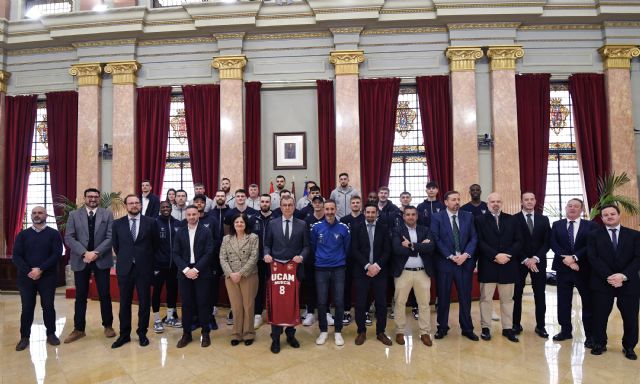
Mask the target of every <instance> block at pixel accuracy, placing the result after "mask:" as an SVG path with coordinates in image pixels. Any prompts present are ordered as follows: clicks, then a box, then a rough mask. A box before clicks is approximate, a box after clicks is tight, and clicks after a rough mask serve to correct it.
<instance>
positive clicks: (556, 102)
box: [549, 97, 571, 135]
mask: <svg viewBox="0 0 640 384" xmlns="http://www.w3.org/2000/svg"><path fill="white" fill-rule="evenodd" d="M549 113H550V115H551V116H550V123H551V129H552V130H553V132H554V133H555V134H556V135H559V134H560V131H562V128H565V127H566V126H567V117H569V114H570V113H571V111H569V108H567V106H566V105H564V104H562V99H561V98H559V97H552V98H551V107H550V111H549Z"/></svg>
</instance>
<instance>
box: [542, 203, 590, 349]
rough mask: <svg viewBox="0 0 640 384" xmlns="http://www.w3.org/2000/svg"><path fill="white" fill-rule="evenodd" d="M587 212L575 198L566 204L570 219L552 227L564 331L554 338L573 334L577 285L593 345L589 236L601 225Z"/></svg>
mask: <svg viewBox="0 0 640 384" xmlns="http://www.w3.org/2000/svg"><path fill="white" fill-rule="evenodd" d="M583 212H584V203H583V202H582V200H580V199H576V198H574V199H571V200H569V201H568V202H567V205H566V207H565V214H566V217H567V218H566V219H562V220H558V221H556V222H555V223H553V226H552V227H551V250H552V251H553V264H552V269H553V270H554V271H556V284H557V287H556V291H557V295H558V323H559V324H560V332H559V333H558V334H556V335H554V336H553V340H554V341H562V340H567V339H571V338H572V337H573V334H572V332H573V325H572V323H571V303H572V301H573V288H574V287H575V288H576V289H577V290H578V293H579V294H580V299H581V301H582V325H583V326H584V334H585V336H586V341H585V342H584V346H585V347H587V348H592V347H593V327H592V324H593V304H592V299H591V290H590V289H589V275H590V273H591V268H590V265H589V260H588V258H587V238H588V235H589V233H590V232H591V231H593V230H594V229H596V228H597V224H595V223H594V222H592V221H588V220H583V219H581V218H580V215H581V214H582V213H583Z"/></svg>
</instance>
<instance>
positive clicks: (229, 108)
mask: <svg viewBox="0 0 640 384" xmlns="http://www.w3.org/2000/svg"><path fill="white" fill-rule="evenodd" d="M212 65H213V67H214V68H216V69H218V70H219V71H220V179H222V178H224V177H227V178H229V179H230V180H231V185H232V186H233V185H235V186H240V185H242V184H243V183H244V112H243V108H242V102H243V88H244V86H243V83H242V78H243V71H244V67H245V66H246V65H247V58H246V57H245V56H244V55H234V56H219V57H216V58H214V59H213V62H212Z"/></svg>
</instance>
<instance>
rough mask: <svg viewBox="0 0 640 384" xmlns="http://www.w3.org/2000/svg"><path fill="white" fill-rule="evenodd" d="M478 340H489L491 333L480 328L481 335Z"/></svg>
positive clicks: (486, 329) (487, 329)
mask: <svg viewBox="0 0 640 384" xmlns="http://www.w3.org/2000/svg"><path fill="white" fill-rule="evenodd" d="M480 338H482V340H485V341H489V340H491V331H489V328H482V333H480Z"/></svg>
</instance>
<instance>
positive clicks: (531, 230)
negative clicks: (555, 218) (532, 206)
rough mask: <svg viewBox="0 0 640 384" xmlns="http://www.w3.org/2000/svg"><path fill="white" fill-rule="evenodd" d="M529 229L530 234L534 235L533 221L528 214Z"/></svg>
mask: <svg viewBox="0 0 640 384" xmlns="http://www.w3.org/2000/svg"><path fill="white" fill-rule="evenodd" d="M527 227H529V233H530V234H532V235H533V220H532V219H531V214H530V213H527Z"/></svg>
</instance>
